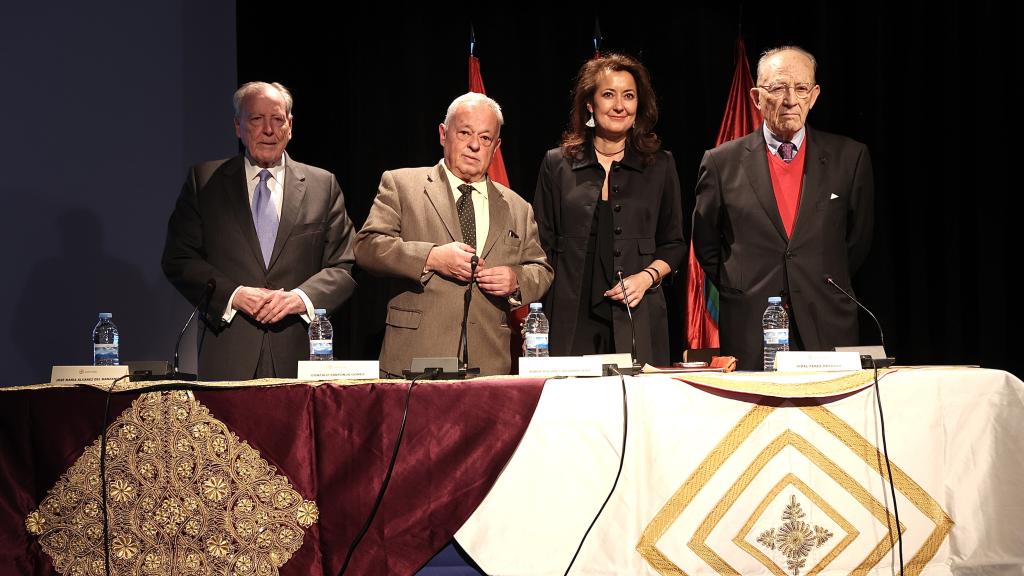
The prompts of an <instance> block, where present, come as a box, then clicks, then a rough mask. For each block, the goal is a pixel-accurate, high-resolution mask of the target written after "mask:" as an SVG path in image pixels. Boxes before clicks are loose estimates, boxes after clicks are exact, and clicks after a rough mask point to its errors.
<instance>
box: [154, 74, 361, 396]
mask: <svg viewBox="0 0 1024 576" xmlns="http://www.w3.org/2000/svg"><path fill="white" fill-rule="evenodd" d="M234 106H235V132H236V134H237V135H238V137H239V139H241V141H242V143H243V144H244V145H245V154H244V155H240V156H236V157H234V158H229V159H226V160H217V161H213V162H206V163H203V164H200V165H198V166H195V167H193V168H192V169H191V170H190V172H189V174H188V178H187V179H186V181H185V185H184V188H183V189H182V192H181V196H180V197H179V199H178V203H177V205H176V207H175V209H174V213H173V214H172V215H171V219H170V222H169V224H168V227H167V242H166V244H165V246H164V255H163V269H164V274H166V275H167V278H168V279H169V280H170V281H171V283H172V284H174V286H175V287H176V288H177V289H178V291H180V292H181V293H182V295H184V296H185V298H187V299H188V300H189V301H190V302H192V303H193V304H198V303H199V302H200V301H201V300H202V299H203V297H204V296H207V295H208V299H209V301H208V305H207V306H205V308H204V309H205V311H206V314H205V316H204V320H205V325H206V327H208V328H209V330H208V331H206V333H205V334H203V335H201V337H200V342H201V344H202V346H201V349H200V353H199V375H200V377H202V378H203V379H204V380H244V379H249V378H254V377H256V378H263V377H295V375H296V368H297V362H298V361H299V360H302V359H305V358H308V350H309V341H308V336H307V323H308V322H309V320H310V319H311V318H312V316H313V313H314V309H316V308H324V309H326V310H327V312H328V314H330V313H331V312H333V311H334V310H336V309H337V308H338V307H340V306H341V304H342V303H343V302H345V300H346V299H348V297H349V296H351V295H352V292H353V291H354V290H355V286H356V285H355V281H354V280H353V279H352V275H351V270H352V265H353V262H354V257H353V253H352V238H353V233H352V232H353V230H352V222H351V220H349V218H348V214H347V213H346V211H345V198H344V196H343V195H342V193H341V189H340V188H339V186H338V181H337V180H336V179H335V178H334V175H332V174H331V173H330V172H327V171H325V170H321V169H320V168H316V167H313V166H309V165H306V164H302V163H300V162H296V161H295V160H293V159H292V158H291V157H290V156H288V154H286V153H285V147H286V146H287V145H288V142H289V141H290V140H291V137H292V121H293V118H292V96H291V94H290V93H289V92H288V90H287V89H286V88H285V87H284V86H282V85H281V84H278V83H273V84H268V83H265V82H250V83H247V84H245V85H243V86H242V87H241V88H239V89H238V91H237V92H235V96H234Z"/></svg>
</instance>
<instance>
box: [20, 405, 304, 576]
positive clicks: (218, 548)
mask: <svg viewBox="0 0 1024 576" xmlns="http://www.w3.org/2000/svg"><path fill="white" fill-rule="evenodd" d="M99 448H100V447H99V440H97V441H96V442H94V443H93V444H92V445H91V446H89V447H88V448H86V450H85V453H84V454H83V455H82V456H81V457H80V458H79V459H78V460H77V461H75V463H74V464H72V466H71V467H70V468H69V469H68V471H67V472H65V473H64V475H63V476H62V477H61V478H60V480H58V481H57V484H56V485H54V487H53V488H51V489H50V491H49V492H48V493H47V495H46V498H44V499H43V501H42V502H41V503H40V505H39V507H38V508H37V509H36V510H33V511H32V512H30V513H29V514H28V516H26V518H25V528H26V530H27V532H28V533H29V534H31V535H33V536H37V537H38V538H39V543H40V545H41V546H42V548H43V550H44V551H45V552H46V553H47V554H48V555H49V556H50V557H51V558H52V559H53V566H54V568H55V569H56V571H57V573H58V574H62V575H72V574H81V575H83V576H84V575H95V574H102V573H104V570H105V568H104V561H103V529H102V514H101V504H100V503H101V499H100V498H101V496H100V494H101V489H100V488H101V482H100V476H99ZM106 456H107V461H106V485H107V506H108V511H109V524H110V552H111V554H110V568H111V574H116V575H119V576H124V575H132V576H150V575H158V574H182V575H184V576H191V575H194V574H195V575H197V574H210V575H216V576H250V575H259V576H274V575H276V574H278V569H279V568H280V567H281V566H283V565H284V563H285V562H287V561H288V560H289V559H290V558H291V557H292V555H293V554H294V553H295V552H296V551H297V550H298V549H299V548H300V547H301V546H302V538H303V532H304V529H306V528H309V527H310V526H312V525H313V524H314V523H316V522H317V520H318V518H319V511H318V510H317V507H316V504H315V503H314V502H311V501H308V500H304V499H303V498H302V496H301V495H300V494H299V493H298V492H296V491H295V489H294V488H293V487H292V485H291V484H290V483H289V481H288V479H287V478H285V477H284V476H280V475H278V474H276V472H277V469H276V468H275V467H273V466H271V465H270V464H269V463H268V462H267V461H266V460H264V459H263V458H262V457H261V456H260V454H259V453H258V452H257V451H256V450H254V449H253V448H252V447H251V446H249V445H248V444H247V443H245V442H242V441H240V440H239V439H238V437H237V436H235V435H234V434H233V433H232V432H231V431H230V430H228V428H227V426H225V425H224V423H223V422H221V421H219V420H217V419H215V418H213V417H212V416H211V415H210V413H209V410H208V409H207V408H206V407H205V406H203V405H201V404H199V403H198V402H196V400H195V398H194V396H193V395H192V394H191V393H190V392H185V391H175V392H154V393H149V394H143V395H142V396H140V397H139V398H138V399H136V400H135V401H134V402H133V403H132V406H131V407H130V408H129V409H128V410H125V412H124V413H123V414H122V415H121V416H120V417H119V418H118V419H117V421H115V422H114V423H113V424H111V425H110V427H109V428H108V438H107V453H106Z"/></svg>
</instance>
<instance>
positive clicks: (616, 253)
mask: <svg viewBox="0 0 1024 576" xmlns="http://www.w3.org/2000/svg"><path fill="white" fill-rule="evenodd" d="M612 254H614V255H616V256H622V250H621V249H620V248H616V249H615V251H614V252H612Z"/></svg>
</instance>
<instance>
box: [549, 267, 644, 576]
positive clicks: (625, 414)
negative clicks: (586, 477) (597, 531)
mask: <svg viewBox="0 0 1024 576" xmlns="http://www.w3.org/2000/svg"><path fill="white" fill-rule="evenodd" d="M620 275H621V272H620ZM623 297H625V291H623ZM626 308H629V306H628V305H627V306H626ZM613 370H615V373H616V374H618V375H619V382H620V383H621V385H622V450H621V451H620V453H619V470H618V471H617V472H616V473H615V481H614V482H612V489H611V490H609V491H608V496H606V497H605V499H604V502H603V503H602V504H601V508H600V509H598V511H597V514H596V515H595V516H594V519H593V520H591V521H590V526H587V531H586V532H584V533H583V538H582V539H581V540H580V544H579V546H577V547H576V552H575V553H574V554H573V555H572V560H570V561H569V565H568V566H566V568H565V573H564V574H563V576H568V574H569V570H572V565H573V564H575V563H576V557H577V556H579V555H580V550H582V549H583V543H584V542H586V541H587V536H589V535H590V531H591V529H593V528H594V524H597V519H598V518H600V517H601V513H602V512H604V508H605V506H607V505H608V501H609V500H611V499H612V494H614V493H615V488H616V487H617V486H618V485H619V477H620V476H621V475H622V466H623V464H624V463H625V461H626V437H627V434H626V432H627V430H628V429H629V404H628V402H627V401H626V377H625V376H624V375H623V374H622V372H619V370H618V367H617V366H616V367H615V368H613Z"/></svg>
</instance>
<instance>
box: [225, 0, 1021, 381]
mask: <svg viewBox="0 0 1024 576" xmlns="http://www.w3.org/2000/svg"><path fill="white" fill-rule="evenodd" d="M651 6H653V3H651V4H648V3H621V2H618V3H590V4H578V5H572V6H565V7H556V6H555V5H553V4H542V5H532V4H515V3H490V4H487V5H483V4H478V5H469V4H447V5H440V4H436V5H435V4H431V3H410V4H398V3H372V4H369V5H363V6H361V7H360V8H359V10H358V11H356V10H355V9H354V8H352V7H351V5H347V4H346V5H342V4H340V3H339V4H336V5H333V6H323V5H314V4H312V3H310V4H305V5H304V4H302V3H299V4H290V5H289V6H288V7H287V9H281V8H280V7H279V6H275V5H271V4H267V5H265V6H264V5H261V4H259V3H253V2H240V3H239V4H238V6H237V14H238V28H237V37H238V51H237V53H238V74H239V81H240V82H244V81H248V80H256V79H260V80H271V81H280V82H283V83H284V84H285V85H287V86H289V87H290V88H291V89H292V90H293V92H294V95H295V99H296V106H295V111H294V113H295V133H294V140H293V142H292V144H291V145H290V148H289V150H290V152H291V153H292V154H293V155H294V156H295V158H297V159H299V160H301V161H304V162H309V163H312V164H315V165H319V166H322V167H324V168H327V169H329V170H331V171H333V172H334V173H335V174H336V175H337V176H338V179H339V181H340V183H341V186H342V189H343V190H344V191H345V193H346V197H347V201H348V210H349V213H350V215H351V216H352V218H353V219H354V220H355V222H356V224H357V225H361V224H362V222H363V221H364V220H365V218H366V215H367V213H368V211H369V207H370V205H371V204H372V202H373V198H374V195H375V193H376V188H377V184H378V183H379V178H380V174H381V172H382V171H384V170H386V169H393V168H399V167H404V166H420V165H429V164H433V163H435V162H437V161H438V159H440V157H441V148H440V146H439V144H438V135H437V124H438V123H439V122H440V121H441V120H442V117H443V114H444V112H445V109H446V107H447V105H448V103H449V102H450V101H451V100H452V99H453V98H454V97H455V96H457V95H459V94H461V93H463V92H465V91H466V88H467V66H466V58H467V55H468V37H469V29H470V24H471V23H472V25H473V26H474V27H475V30H476V37H477V50H476V54H477V56H478V57H480V59H481V61H482V71H483V77H484V82H485V84H486V86H487V91H488V95H490V96H492V97H494V98H495V99H496V100H497V101H498V102H499V103H500V104H501V105H502V107H503V109H504V111H505V119H506V124H505V127H504V129H503V132H502V140H503V142H502V151H503V153H504V156H505V162H506V167H507V169H508V173H509V177H510V179H511V181H512V186H513V188H514V189H515V190H516V191H518V192H519V193H520V194H521V195H522V196H523V197H525V198H526V199H527V200H532V198H533V190H534V187H535V184H536V177H537V169H538V167H539V165H540V161H541V158H542V156H543V153H544V151H545V150H546V149H548V148H551V147H554V146H556V145H557V143H558V140H559V135H560V133H561V131H562V129H563V128H564V126H565V122H566V118H567V114H568V105H569V91H570V89H571V87H572V82H573V77H574V75H575V73H576V71H577V70H578V68H579V66H580V65H581V64H582V62H583V61H584V60H585V59H587V58H588V57H590V56H591V55H592V53H593V46H592V41H591V38H592V35H593V30H594V25H595V18H597V19H599V22H600V29H601V31H602V33H603V37H604V42H603V46H602V48H603V49H604V50H605V51H623V52H627V53H630V54H633V55H636V56H639V57H640V58H641V59H642V60H643V61H644V62H645V63H646V64H647V66H648V67H649V69H650V71H651V73H652V74H653V80H654V86H655V89H656V90H657V93H658V99H659V102H660V107H661V120H660V122H659V124H658V130H657V131H658V132H659V134H660V135H661V136H662V139H663V141H664V146H665V147H666V148H667V149H668V150H671V151H672V152H673V153H674V154H675V157H676V162H677V163H678V169H679V176H680V181H681V182H682V187H683V204H684V209H685V210H686V211H687V213H690V211H692V207H693V203H694V198H693V187H694V184H695V182H696V176H697V168H698V165H699V163H700V159H701V157H702V155H703V152H704V150H705V149H706V148H708V147H710V146H711V145H712V144H713V142H714V138H715V135H716V133H717V130H718V126H719V123H720V121H721V118H722V113H723V109H724V106H725V99H726V93H727V90H728V88H729V81H730V78H731V75H732V72H733V46H734V43H735V40H736V38H737V35H738V34H742V35H743V37H744V39H745V40H746V45H747V49H748V58H749V59H750V60H751V63H752V65H756V61H757V58H758V56H759V55H760V52H762V51H763V50H764V49H766V48H768V47H772V46H776V45H780V44H798V45H800V46H803V47H804V48H806V49H808V50H810V51H811V52H813V53H814V54H815V55H816V56H817V58H818V62H819V68H818V82H819V84H820V85H821V86H822V93H821V97H820V98H819V100H818V103H817V105H816V107H815V108H814V110H813V111H812V112H811V116H810V124H811V125H813V126H815V127H817V128H820V129H823V130H828V131H832V132H838V133H841V134H845V135H848V136H850V137H852V138H855V139H857V140H860V141H862V142H865V143H866V144H867V145H868V146H869V147H870V150H871V153H872V158H873V162H874V168H875V180H876V215H875V216H876V228H875V239H874V244H873V248H872V252H871V256H870V261H869V262H868V263H867V264H866V265H865V267H864V268H862V269H861V270H860V272H859V273H858V274H857V276H856V277H855V281H854V287H855V289H856V291H857V295H858V296H859V297H860V298H861V300H862V301H863V302H864V303H865V304H866V305H867V306H868V307H870V308H872V309H873V310H874V312H875V313H876V315H877V316H878V318H879V320H880V321H881V323H882V325H883V326H884V327H885V330H886V342H887V345H888V350H889V352H890V354H891V355H894V356H895V357H896V358H897V361H898V362H899V363H901V364H980V365H982V366H986V367H993V368H1002V369H1007V370H1010V371H1011V372H1014V373H1015V374H1017V375H1021V374H1024V370H1022V368H1024V360H1022V358H1021V356H1022V355H1021V353H1020V352H1019V351H1018V349H1019V346H1020V343H1021V341H1022V339H1021V337H1020V335H1019V334H1020V330H1019V328H1017V327H1019V326H1020V325H1021V320H1022V314H1021V307H1020V306H1019V305H1018V303H1017V302H1016V299H1017V297H1018V291H1017V290H1016V285H1012V284H1011V282H1010V279H1011V277H1014V278H1015V277H1016V276H1015V272H1016V268H1017V267H1018V266H1019V263H1020V260H1019V258H1018V257H1017V253H1018V247H1020V245H1021V242H1020V241H1019V240H1018V237H1019V232H1018V229H1019V227H1020V224H1019V218H1020V211H1019V210H1018V207H1019V205H1020V202H1019V201H1018V200H1017V196H1018V195H1019V189H1020V186H1019V185H1016V186H1012V185H1011V182H1012V181H1011V178H1010V170H1011V169H1012V166H1013V163H1014V160H1016V156H1017V152H1016V149H1017V145H1016V139H1017V138H1016V137H1015V136H1014V134H1015V133H1016V132H1017V130H1016V129H1015V128H1013V127H1012V124H1011V121H1012V119H1013V118H1015V117H1016V115H1015V114H1014V112H1016V109H1013V110H1012V111H1011V108H1010V90H1009V84H1010V81H1011V79H1015V78H1013V76H1017V75H1019V72H1020V64H1019V59H1018V58H1017V55H1018V53H1019V48H1018V47H1017V42H1018V38H1017V37H1016V34H1015V33H1016V32H1017V29H1018V28H1019V27H1020V20H1019V18H1017V17H1016V14H1017V10H1016V9H1015V8H1012V7H1008V6H1007V7H1004V6H1001V5H1000V4H999V3H995V2H971V3H965V2H939V3H936V2H920V1H918V2H912V3H905V4H901V5H890V4H888V3H881V2H878V3H875V2H867V3H865V2H857V3H828V2H822V3H815V2H809V3H790V4H784V3H758V4H755V5H745V6H742V7H741V6H740V5H739V4H738V3H734V2H721V3H717V4H715V5H713V6H711V5H707V6H702V5H698V4H689V5H678V6H667V7H665V8H662V9H661V10H660V11H657V12H654V11H651V10H650V7H651ZM278 13H286V15H285V16H284V17H281V16H280V15H279V14H278ZM356 13H359V14H367V16H364V17H361V18H357V17H356V16H355V14H356ZM688 227H689V225H687V228H688ZM687 236H689V230H687ZM684 271H685V267H684ZM357 280H358V281H359V282H360V289H359V291H358V292H357V294H356V296H355V297H354V298H353V300H352V301H351V302H350V303H349V305H347V306H346V307H345V309H344V310H343V311H342V312H341V313H340V314H338V315H337V316H336V317H335V318H334V322H335V330H336V333H337V334H338V335H339V336H338V337H337V340H338V342H337V344H336V353H337V355H339V356H340V357H345V358H372V357H375V356H376V354H377V352H378V349H379V345H380V339H381V337H382V333H383V318H384V311H385V300H384V299H383V294H382V291H381V290H380V288H381V286H382V284H381V283H380V281H378V280H375V279H373V278H370V277H368V276H367V275H365V274H363V273H361V272H357ZM684 288H685V277H684V276H683V275H682V274H680V275H679V277H677V279H676V282H675V286H673V287H670V288H669V289H668V292H669V293H670V294H671V295H673V296H674V297H672V298H671V299H670V315H671V318H670V327H671V332H672V334H671V336H672V349H673V351H674V356H675V358H676V359H678V358H679V357H681V355H682V351H683V349H684V347H685V341H684V334H683V331H684V315H685V302H684V299H685V298H684V295H683V294H684ZM1015 328H1016V329H1015ZM861 332H862V342H864V343H866V344H868V343H877V342H878V336H877V331H876V329H875V327H874V325H873V323H872V322H871V320H870V319H869V318H868V317H867V316H866V315H863V314H862V315H861ZM454 352H455V351H453V354H454Z"/></svg>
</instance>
